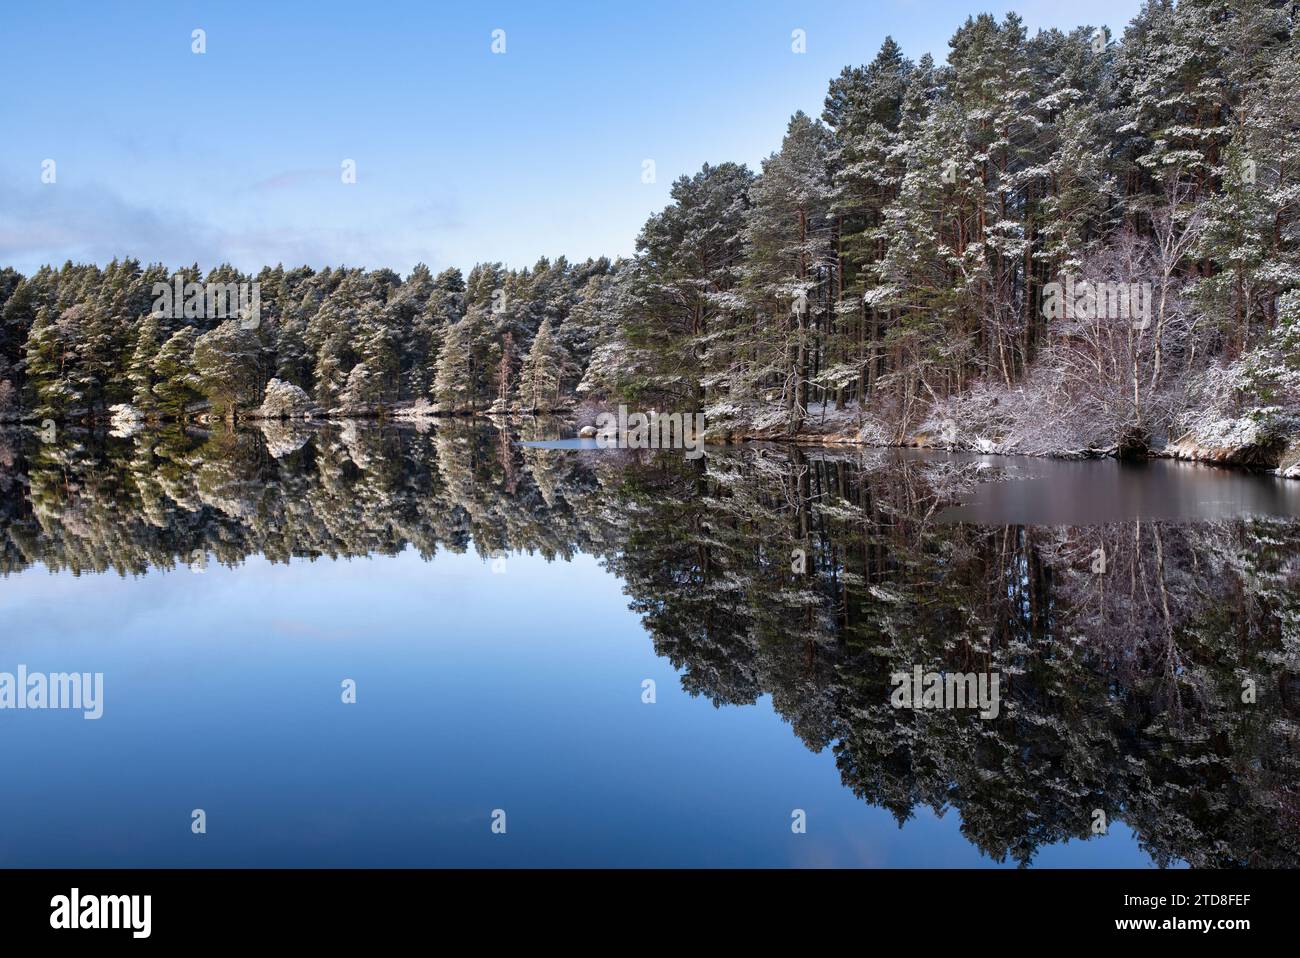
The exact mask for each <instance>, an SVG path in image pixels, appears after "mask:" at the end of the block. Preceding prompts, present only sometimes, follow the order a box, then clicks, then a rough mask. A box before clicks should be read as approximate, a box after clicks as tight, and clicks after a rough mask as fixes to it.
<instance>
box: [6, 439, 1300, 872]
mask: <svg viewBox="0 0 1300 958" xmlns="http://www.w3.org/2000/svg"><path fill="white" fill-rule="evenodd" d="M560 435H562V432H561V431H558V430H557V429H556V428H555V427H550V426H547V425H545V424H530V425H529V426H527V427H525V428H524V430H523V431H522V433H520V434H518V435H515V434H506V433H503V432H499V431H497V430H495V429H493V428H491V427H488V426H482V425H469V424H464V423H449V424H445V425H441V426H439V427H437V428H435V429H432V430H426V431H417V430H414V429H402V430H399V429H378V428H349V429H342V430H340V429H324V430H319V431H302V430H292V429H286V428H283V427H275V428H273V429H271V430H268V432H267V434H266V435H263V434H261V433H258V432H254V431H249V432H239V433H236V434H234V435H226V434H220V435H214V436H211V437H196V436H187V435H183V434H179V433H170V434H141V435H138V436H136V437H134V438H109V437H98V438H97V437H92V436H88V435H87V436H80V437H77V436H73V437H65V441H64V442H63V443H61V444H58V445H43V444H41V443H39V442H37V441H36V440H35V438H34V437H28V438H24V439H19V438H18V437H15V436H13V435H9V436H3V435H0V497H2V498H0V502H2V503H3V507H2V509H0V571H2V572H3V574H4V578H3V581H0V622H3V630H2V631H0V672H15V671H16V670H17V668H18V666H19V665H25V666H26V667H27V669H28V670H29V671H32V672H36V671H41V672H58V671H74V670H75V671H77V672H91V673H93V672H102V673H103V675H104V679H103V682H104V701H103V716H102V718H100V719H98V720H94V721H87V720H85V719H83V717H82V714H81V712H79V711H73V710H64V711H59V710H32V709H28V710H16V709H5V710H0V763H2V767H3V768H5V769H6V771H7V774H6V782H5V788H3V789H0V864H3V865H11V866H12V865H30V866H48V865H141V866H144V865H327V864H332V865H345V864H356V865H827V864H834V865H875V866H953V865H998V864H1001V865H1006V866H1013V865H1017V864H1033V865H1039V866H1056V865H1081V866H1091V865H1119V866H1140V867H1149V866H1152V865H1161V866H1178V865H1191V866H1194V867H1200V866H1238V865H1254V866H1292V867H1294V866H1296V865H1298V864H1300V841H1298V837H1300V799H1298V796H1297V787H1300V769H1298V766H1297V758H1298V757H1300V744H1298V743H1297V730H1298V729H1300V725H1297V718H1298V717H1300V716H1298V714H1297V713H1298V712H1300V681H1298V680H1297V673H1298V672H1300V662H1298V659H1297V657H1298V651H1300V598H1297V596H1298V595H1300V592H1298V590H1297V588H1296V586H1297V584H1298V580H1300V522H1298V521H1297V519H1296V518H1295V517H1296V516H1297V515H1300V508H1297V500H1296V496H1297V492H1296V490H1295V487H1294V486H1287V485H1286V484H1285V483H1282V482H1280V481H1277V480H1273V479H1269V478H1266V477H1261V476H1251V475H1246V474H1239V473H1229V472H1223V471H1219V470H1214V469H1211V468H1208V467H1197V466H1182V465H1176V464H1172V463H1156V464H1152V465H1149V466H1146V467H1139V468H1131V467H1125V466H1121V465H1119V464H1117V463H1112V462H1090V463H1058V462H1044V461H1039V460H1024V461H1022V460H998V459H981V458H980V457H961V456H936V455H921V454H915V453H901V452H883V451H870V450H866V451H863V450H851V451H846V450H838V451H835V450H831V451H813V450H798V449H792V448H788V447H783V446H761V447H760V446H751V447H745V448H743V449H728V450H710V451H709V453H708V455H707V456H705V457H703V458H701V459H698V460H694V461H690V460H687V459H685V458H684V457H683V455H682V454H681V453H680V452H678V453H671V452H668V453H661V454H653V455H652V454H648V453H647V454H633V453H627V452H620V451H612V450H591V449H572V448H539V447H536V446H527V445H520V444H519V440H524V441H535V440H549V439H555V438H557V437H559V436H560ZM1296 485H1300V484H1296ZM799 555H802V557H803V558H802V561H799V560H798V559H797V556H799ZM799 568H802V571H798V570H799ZM918 667H919V668H920V669H921V670H922V671H923V672H930V671H934V672H939V673H955V672H961V673H979V674H997V675H999V676H1000V678H1001V685H1000V695H1001V700H1000V709H999V711H998V714H997V715H996V717H991V718H981V717H980V715H979V714H978V712H976V711H974V710H971V709H961V708H955V709H916V710H914V709H911V708H897V707H895V706H894V704H892V703H891V693H892V692H893V691H894V685H893V683H891V680H890V676H891V674H894V673H899V672H907V673H910V672H911V671H912V670H913V669H914V668H918ZM345 680H352V681H353V682H355V687H356V701H355V703H348V704H345V703H344V702H343V701H342V698H343V695H342V692H341V688H342V685H343V683H344V681H345ZM647 680H649V681H651V682H653V683H654V686H653V688H654V701H653V702H652V703H649V702H646V701H645V698H646V697H647V694H646V692H645V691H644V690H645V688H646V682H647ZM1247 687H1249V688H1250V689H1251V690H1252V691H1251V694H1249V695H1245V694H1244V690H1245V689H1246V688H1247ZM1244 697H1245V698H1249V699H1251V701H1243V698H1244ZM195 809H202V810H203V811H204V812H205V814H206V827H207V830H206V833H205V834H201V835H200V834H194V833H193V832H192V830H191V821H192V812H193V810H195ZM494 812H504V820H505V823H506V830H505V833H504V834H496V833H494V832H493V830H492V824H493V816H494ZM800 812H801V813H802V816H800V814H799V813H800ZM1099 815H1100V817H1101V819H1104V823H1105V828H1104V831H1100V832H1099V830H1098V824H1097V823H1098V821H1099ZM800 818H802V820H803V821H805V822H806V831H804V832H803V833H796V832H795V831H793V830H792V822H795V821H796V820H798V819H800ZM497 819H498V821H499V820H500V815H499V814H498V816H497Z"/></svg>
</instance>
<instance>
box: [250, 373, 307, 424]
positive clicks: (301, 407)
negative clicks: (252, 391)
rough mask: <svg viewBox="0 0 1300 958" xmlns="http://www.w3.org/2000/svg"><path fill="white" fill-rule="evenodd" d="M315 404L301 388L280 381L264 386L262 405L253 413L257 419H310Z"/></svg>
mask: <svg viewBox="0 0 1300 958" xmlns="http://www.w3.org/2000/svg"><path fill="white" fill-rule="evenodd" d="M314 406H315V404H314V403H313V402H312V401H311V397H310V396H308V395H307V394H306V393H305V392H303V391H302V388H301V387H299V386H295V385H294V384H293V383H286V382H284V381H283V380H280V379H272V380H271V381H270V382H269V383H267V384H266V393H265V394H264V395H263V397H262V405H261V406H260V407H259V408H258V409H257V410H255V411H254V413H253V416H254V417H255V418H259V419H310V418H311V412H312V409H313V407H314Z"/></svg>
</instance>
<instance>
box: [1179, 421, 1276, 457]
mask: <svg viewBox="0 0 1300 958" xmlns="http://www.w3.org/2000/svg"><path fill="white" fill-rule="evenodd" d="M1286 448H1287V440H1286V438H1285V433H1284V432H1283V431H1282V427H1281V424H1279V423H1278V422H1277V421H1275V420H1274V419H1272V418H1271V417H1267V416H1258V417H1240V418H1234V419H1228V418H1209V417H1207V418H1206V419H1204V420H1202V421H1200V422H1198V423H1196V424H1195V425H1194V426H1193V428H1192V429H1190V430H1189V431H1187V432H1186V433H1184V434H1183V435H1182V436H1180V437H1179V438H1178V439H1176V440H1174V441H1173V442H1171V443H1170V444H1169V445H1168V446H1166V447H1165V448H1164V450H1163V454H1164V455H1166V456H1170V457H1172V458H1174V459H1188V460H1192V461H1194V462H1214V463H1219V464H1221V465H1226V466H1266V467H1268V468H1277V467H1278V466H1279V465H1280V464H1281V461H1282V458H1283V455H1284V451H1285V450H1286Z"/></svg>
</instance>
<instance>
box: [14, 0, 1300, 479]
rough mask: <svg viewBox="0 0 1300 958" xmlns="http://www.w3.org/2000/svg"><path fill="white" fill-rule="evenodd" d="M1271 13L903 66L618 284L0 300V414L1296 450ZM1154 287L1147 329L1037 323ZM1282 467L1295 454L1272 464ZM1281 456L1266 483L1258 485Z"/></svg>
mask: <svg viewBox="0 0 1300 958" xmlns="http://www.w3.org/2000/svg"><path fill="white" fill-rule="evenodd" d="M1296 30H1297V11H1296V6H1295V4H1294V3H1290V2H1283V0H1182V2H1181V3H1178V4H1177V5H1176V6H1175V5H1174V4H1173V3H1172V2H1170V0H1148V2H1147V3H1146V4H1145V6H1144V7H1143V8H1142V10H1141V12H1140V13H1139V14H1138V15H1137V17H1135V18H1134V20H1133V21H1132V22H1131V23H1130V24H1129V25H1128V27H1127V28H1126V29H1125V31H1124V33H1123V36H1122V38H1121V37H1112V36H1111V35H1110V34H1109V33H1108V32H1107V31H1105V30H1103V29H1100V28H1096V27H1093V26H1091V25H1089V26H1081V27H1079V28H1077V29H1075V30H1073V31H1070V32H1063V31H1059V30H1047V31H1041V32H1039V33H1037V34H1035V35H1033V36H1030V35H1028V33H1027V31H1026V30H1025V28H1024V26H1023V24H1022V22H1021V20H1020V18H1019V17H1017V16H1016V15H1014V14H1009V15H1007V16H1006V17H1005V18H1004V19H1003V20H1001V21H999V20H997V19H995V18H993V17H991V16H988V15H980V16H977V17H972V18H970V19H968V20H967V21H966V22H965V23H964V24H963V25H962V26H961V27H960V28H959V29H958V30H957V31H956V33H955V34H954V35H953V37H952V39H951V40H950V43H949V52H948V56H947V58H946V61H945V62H943V63H938V62H936V61H935V60H934V59H933V58H931V57H930V56H929V55H926V56H922V57H921V58H920V59H918V60H915V61H913V60H911V59H909V58H908V57H907V56H906V55H905V54H904V51H902V50H901V49H900V48H899V46H898V45H897V44H896V43H894V41H893V40H891V39H886V40H885V41H884V43H883V45H882V46H881V47H880V49H879V52H878V53H877V54H876V55H875V57H874V59H872V60H870V62H869V63H866V64H864V65H861V66H852V67H847V68H845V69H844V70H843V72H842V73H841V74H840V75H839V76H837V77H835V78H834V79H832V80H831V82H830V85H829V89H828V92H827V95H826V98H825V103H824V108H823V110H822V112H821V114H820V116H810V115H806V114H804V113H802V112H800V113H797V114H796V115H795V116H794V117H793V118H792V119H791V120H790V123H789V126H788V129H787V131H786V134H785V137H784V139H783V141H782V143H781V146H780V149H779V150H778V151H777V152H775V153H773V154H772V155H771V156H770V157H769V158H768V159H766V160H764V161H763V163H762V165H761V169H759V170H758V171H753V170H750V169H748V168H747V167H745V166H743V165H740V164H736V163H730V162H722V163H718V164H716V165H714V164H708V165H705V166H704V167H703V168H702V169H701V170H699V171H698V172H697V173H695V174H693V175H689V176H683V177H681V178H679V179H678V180H677V181H676V182H675V183H674V184H673V186H672V191H671V196H672V201H671V202H670V203H669V205H668V206H667V207H665V208H664V209H663V210H662V211H661V212H659V213H657V214H655V215H653V216H652V217H650V219H649V220H648V221H647V222H646V224H645V226H644V227H643V229H642V231H641V233H640V235H639V237H638V239H637V245H636V253H635V255H634V256H632V257H630V258H628V259H626V260H620V261H617V262H611V261H609V260H607V259H597V260H589V261H586V262H583V263H572V262H569V261H568V260H566V259H565V258H563V257H560V258H558V259H554V260H551V259H543V260H540V261H539V262H538V263H537V264H535V265H534V266H533V267H531V268H527V269H507V268H505V267H504V266H502V265H501V264H496V263H490V264H479V265H477V266H475V267H474V268H473V269H472V270H470V271H469V273H468V275H464V274H462V273H461V272H460V271H459V270H456V269H448V270H444V271H442V272H440V273H438V274H437V275H434V274H433V273H432V272H431V271H430V270H429V269H427V268H426V267H424V266H420V267H417V268H416V269H415V270H414V271H413V272H412V273H411V274H410V275H409V276H406V277H402V276H400V275H398V274H397V273H395V272H393V271H391V270H387V269H379V270H371V271H365V270H360V269H347V268H338V269H322V270H320V271H315V270H312V269H309V268H306V267H301V268H296V269H286V268H283V267H281V266H277V267H275V268H273V269H272V268H267V269H263V270H262V271H261V272H260V273H258V274H257V275H255V276H253V275H246V274H241V273H239V272H238V271H237V270H235V269H233V268H232V267H230V266H221V267H218V268H217V269H214V270H212V271H211V272H210V273H208V274H207V275H206V276H203V275H201V274H200V271H199V269H198V268H197V267H191V268H189V269H186V270H182V271H180V274H181V277H182V279H183V281H184V282H216V283H230V282H252V281H256V282H258V283H259V284H260V290H261V319H260V322H259V323H258V324H257V326H256V328H253V329H246V328H242V327H241V325H240V323H238V322H236V321H234V320H229V319H227V320H224V321H219V320H216V319H205V318H202V317H200V318H197V319H184V318H182V319H171V318H162V319H159V318H154V317H151V316H150V310H151V304H152V302H153V299H154V297H153V296H152V293H151V291H152V287H153V284H154V283H158V282H163V283H166V282H170V281H171V280H172V279H173V278H174V274H173V273H172V272H171V271H169V270H168V269H167V268H165V267H163V266H160V265H150V266H142V265H141V264H140V263H138V262H136V261H134V260H123V261H116V262H114V263H111V264H109V265H108V266H107V267H103V268H100V267H98V266H93V265H74V264H71V263H68V264H65V265H64V266H63V267H62V268H59V269H55V268H44V269H41V270H39V271H37V272H36V273H35V274H33V275H31V276H26V277H24V276H20V275H19V274H17V273H16V272H15V271H13V270H5V271H3V272H0V311H2V315H3V324H2V326H0V415H2V414H4V413H5V412H6V411H7V412H8V413H9V415H11V416H13V415H23V416H26V417H30V418H35V419H43V418H46V417H48V418H52V419H55V420H61V419H69V418H82V419H84V418H98V417H104V416H106V415H107V411H108V410H109V409H110V408H111V407H113V406H114V405H118V404H129V405H131V406H133V407H134V408H135V409H136V410H138V411H139V413H140V414H141V415H143V416H144V417H146V418H148V417H156V418H176V417H180V416H184V415H186V414H187V411H188V412H193V411H195V410H197V409H207V410H208V411H209V412H210V414H215V415H218V416H229V415H231V413H232V412H236V413H237V412H240V411H248V410H252V409H255V408H257V407H258V406H259V405H260V404H261V402H262V399H263V395H264V392H265V387H266V385H267V383H268V382H270V381H271V380H273V379H274V380H279V381H280V383H283V384H288V385H291V386H294V387H298V388H301V389H302V390H303V392H304V394H305V399H304V401H305V402H309V403H310V404H312V405H313V406H315V407H316V408H318V409H319V410H322V411H325V412H329V411H333V412H334V413H335V414H340V415H346V414H348V413H349V412H353V413H367V414H370V413H381V414H382V413H385V412H386V411H389V410H399V409H402V408H415V409H418V410H420V411H429V412H443V413H453V412H469V411H486V410H495V411H508V410H519V411H531V410H556V409H564V408H566V407H569V406H571V405H572V404H574V403H575V402H576V401H579V400H582V399H584V398H590V399H591V400H593V401H596V402H612V401H629V402H637V403H640V404H641V406H642V407H643V408H654V409H660V410H669V411H703V412H704V413H705V414H706V418H707V421H708V423H709V429H710V432H711V433H713V434H714V435H726V436H733V437H736V436H791V435H798V434H804V433H809V432H822V433H836V434H838V435H840V436H841V437H843V438H852V439H856V440H858V441H864V442H880V443H889V442H901V441H906V440H908V439H911V438H914V437H916V436H917V435H918V434H930V435H934V436H937V437H939V438H940V439H941V440H943V441H945V442H947V443H950V444H953V445H962V444H966V445H976V444H982V445H985V446H987V445H990V444H991V445H993V446H997V447H1001V448H1005V449H1019V450H1023V451H1034V452H1052V451H1066V450H1071V451H1072V450H1080V449H1105V448H1121V449H1127V448H1133V449H1139V450H1144V449H1148V448H1151V447H1155V446H1160V445H1163V444H1165V443H1166V442H1168V441H1170V440H1173V439H1176V438H1180V437H1183V436H1184V434H1188V435H1191V436H1193V437H1194V438H1195V441H1199V442H1202V443H1204V444H1207V445H1210V446H1219V445H1237V446H1244V447H1252V448H1259V449H1272V450H1275V451H1276V450H1281V449H1282V448H1284V447H1285V446H1286V444H1287V442H1288V441H1289V440H1290V437H1292V436H1294V435H1296V434H1297V433H1298V432H1300V430H1298V429H1297V426H1296V424H1297V421H1300V349H1297V347H1298V346H1300V221H1298V219H1297V214H1298V213H1300V178H1298V177H1300V97H1298V96H1297V95H1296V90H1297V89H1300V42H1297V35H1296ZM1063 283H1064V284H1069V287H1070V288H1072V289H1087V288H1090V287H1091V288H1093V289H1097V288H1100V287H1101V286H1102V285H1104V284H1118V285H1119V286H1121V287H1123V288H1139V287H1140V288H1142V289H1144V290H1145V291H1146V292H1147V294H1148V295H1149V299H1148V300H1147V302H1148V303H1149V304H1150V312H1149V315H1148V316H1145V317H1144V318H1143V320H1142V321H1141V322H1138V321H1134V320H1133V319H1132V318H1131V317H1128V316H1124V317H1116V316H1114V315H1107V314H1105V310H1101V309H1093V308H1090V307H1086V306H1084V305H1083V303H1085V302H1086V301H1081V308H1079V309H1071V310H1066V311H1065V315H1059V314H1055V313H1053V312H1052V311H1051V310H1045V309H1044V308H1043V306H1044V300H1045V296H1046V295H1047V293H1048V291H1049V290H1050V289H1051V288H1052V284H1063ZM1279 454H1280V453H1279ZM1275 458H1276V457H1275Z"/></svg>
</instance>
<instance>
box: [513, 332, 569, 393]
mask: <svg viewBox="0 0 1300 958" xmlns="http://www.w3.org/2000/svg"><path fill="white" fill-rule="evenodd" d="M571 371H572V362H571V360H570V359H569V356H568V354H567V351H566V350H565V348H564V345H563V344H562V343H561V342H560V341H559V339H558V338H557V337H556V336H555V333H554V331H553V330H552V328H551V320H550V319H549V318H548V319H544V320H542V325H541V326H540V327H539V328H538V330H537V335H536V336H534V337H533V344H532V346H531V347H530V348H529V350H528V355H527V357H526V358H525V359H524V363H523V368H522V370H521V373H520V379H519V404H520V405H521V406H522V407H523V408H524V409H525V410H527V411H529V412H538V411H551V410H555V409H558V408H559V406H560V389H561V386H562V385H563V384H564V381H565V378H566V377H567V376H568V375H569V374H570V373H571Z"/></svg>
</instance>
